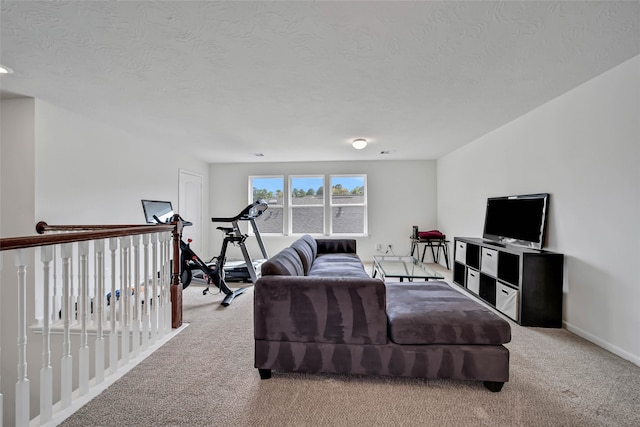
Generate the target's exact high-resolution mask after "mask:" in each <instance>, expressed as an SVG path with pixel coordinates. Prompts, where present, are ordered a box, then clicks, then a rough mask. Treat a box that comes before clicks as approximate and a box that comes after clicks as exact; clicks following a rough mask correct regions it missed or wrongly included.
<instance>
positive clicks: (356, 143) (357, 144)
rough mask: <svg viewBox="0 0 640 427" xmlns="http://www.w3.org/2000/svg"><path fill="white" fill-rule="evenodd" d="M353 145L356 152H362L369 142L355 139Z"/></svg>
mask: <svg viewBox="0 0 640 427" xmlns="http://www.w3.org/2000/svg"><path fill="white" fill-rule="evenodd" d="M351 145H353V148H355V149H356V150H362V149H363V148H364V147H366V146H367V140H366V139H364V138H358V139H354V140H353V142H352V143H351Z"/></svg>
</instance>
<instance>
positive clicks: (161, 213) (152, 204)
mask: <svg viewBox="0 0 640 427" xmlns="http://www.w3.org/2000/svg"><path fill="white" fill-rule="evenodd" d="M142 209H143V210H144V217H145V219H146V220H147V224H157V223H158V221H156V219H155V218H154V216H155V217H157V218H158V219H159V220H160V222H162V223H165V222H171V219H172V218H173V207H172V206H171V202H163V201H159V200H142Z"/></svg>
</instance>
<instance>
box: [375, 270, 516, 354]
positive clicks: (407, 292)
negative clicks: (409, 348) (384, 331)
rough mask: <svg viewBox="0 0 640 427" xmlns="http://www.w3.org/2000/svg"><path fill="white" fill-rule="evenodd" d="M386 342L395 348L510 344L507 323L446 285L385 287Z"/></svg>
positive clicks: (432, 283)
mask: <svg viewBox="0 0 640 427" xmlns="http://www.w3.org/2000/svg"><path fill="white" fill-rule="evenodd" d="M385 285H386V288H387V317H388V319H389V338H390V339H391V340H392V341H393V342H395V343H396V344H489V345H499V344H504V343H508V342H509V341H511V327H510V325H509V323H508V322H507V321H506V320H504V319H502V318H501V317H500V316H498V315H497V314H495V313H494V312H493V311H491V310H490V309H488V308H486V307H484V306H483V305H481V304H480V303H478V302H476V301H474V300H472V299H471V298H469V297H468V296H466V295H463V294H462V293H460V292H458V291H456V290H455V289H453V288H451V286H449V285H448V284H447V283H445V282H420V283H419V284H417V283H399V282H396V283H386V284H385Z"/></svg>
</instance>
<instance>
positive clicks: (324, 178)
mask: <svg viewBox="0 0 640 427" xmlns="http://www.w3.org/2000/svg"><path fill="white" fill-rule="evenodd" d="M288 178H289V179H288V180H287V181H288V185H289V191H288V192H287V194H288V195H289V197H288V204H289V207H288V209H287V213H288V216H287V219H288V222H289V228H288V230H287V232H288V235H289V236H302V235H304V234H310V235H314V236H326V235H327V234H326V233H327V221H326V217H327V210H326V205H327V204H326V195H325V194H326V191H325V188H327V186H326V184H327V176H326V175H324V174H306V175H289V176H288ZM296 178H320V179H321V180H322V195H323V197H322V204H313V205H298V206H296V205H294V204H293V190H294V188H293V185H292V181H293V180H294V179H296ZM303 190H304V189H303ZM303 207H304V208H309V207H322V232H320V233H312V232H308V231H307V232H301V233H296V232H294V231H293V211H294V209H298V208H303Z"/></svg>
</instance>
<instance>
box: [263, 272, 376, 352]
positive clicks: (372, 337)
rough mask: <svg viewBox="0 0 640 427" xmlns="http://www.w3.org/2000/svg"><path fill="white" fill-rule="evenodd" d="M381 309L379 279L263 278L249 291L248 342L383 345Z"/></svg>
mask: <svg viewBox="0 0 640 427" xmlns="http://www.w3.org/2000/svg"><path fill="white" fill-rule="evenodd" d="M385 308H386V291H385V286H384V283H383V282H382V281H381V280H379V279H371V278H355V277H354V278H350V277H311V276H302V277H295V276H263V277H261V278H260V279H258V281H257V282H256V284H255V287H254V316H253V319H254V337H255V339H256V340H271V341H294V342H318V343H346V344H385V343H386V342H387V314H386V311H385Z"/></svg>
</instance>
